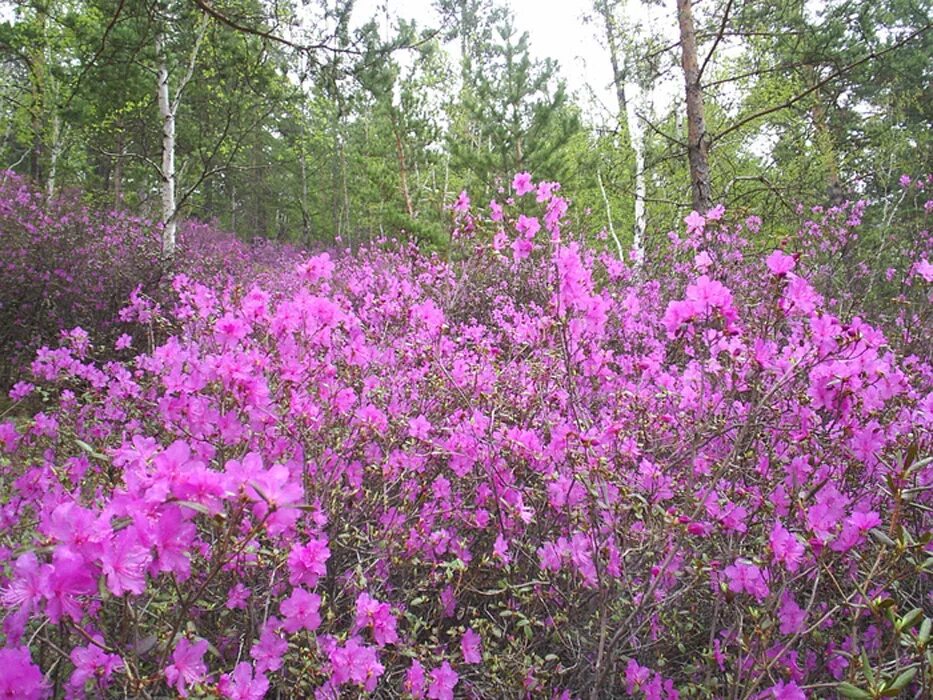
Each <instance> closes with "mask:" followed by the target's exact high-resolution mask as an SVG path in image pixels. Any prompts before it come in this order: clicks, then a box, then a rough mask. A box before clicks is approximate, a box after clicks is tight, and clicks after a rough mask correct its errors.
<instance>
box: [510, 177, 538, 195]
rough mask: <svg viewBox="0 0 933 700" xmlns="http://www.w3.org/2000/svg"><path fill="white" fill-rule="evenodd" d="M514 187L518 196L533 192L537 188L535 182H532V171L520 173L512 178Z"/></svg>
mask: <svg viewBox="0 0 933 700" xmlns="http://www.w3.org/2000/svg"><path fill="white" fill-rule="evenodd" d="M512 189H513V190H515V194H516V196H518V197H523V196H525V195H526V194H528V193H529V192H533V191H534V189H535V186H534V183H532V182H531V173H518V174H517V175H515V177H513V178H512Z"/></svg>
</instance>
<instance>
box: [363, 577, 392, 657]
mask: <svg viewBox="0 0 933 700" xmlns="http://www.w3.org/2000/svg"><path fill="white" fill-rule="evenodd" d="M395 626H396V620H395V616H394V615H393V614H392V610H391V607H390V606H389V604H388V603H380V602H379V601H378V600H376V599H375V598H372V597H371V596H370V595H369V594H368V593H366V592H365V591H363V592H362V593H360V595H359V596H358V597H357V599H356V622H355V624H354V626H353V631H354V632H358V631H359V630H361V629H363V628H365V627H369V628H371V629H372V631H373V639H374V640H375V641H376V644H377V645H379V646H381V647H382V646H385V645H386V644H395V643H396V642H398V633H397V632H396V628H395Z"/></svg>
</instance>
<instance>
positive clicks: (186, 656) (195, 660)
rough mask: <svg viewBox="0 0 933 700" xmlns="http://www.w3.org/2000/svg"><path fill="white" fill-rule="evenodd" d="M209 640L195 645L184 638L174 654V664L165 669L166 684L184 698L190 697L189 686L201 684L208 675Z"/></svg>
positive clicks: (201, 640)
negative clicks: (205, 661)
mask: <svg viewBox="0 0 933 700" xmlns="http://www.w3.org/2000/svg"><path fill="white" fill-rule="evenodd" d="M205 651H207V640H206V639H199V640H198V641H196V642H195V643H194V644H192V643H191V642H189V641H188V640H187V639H185V638H182V639H180V640H179V641H178V644H177V645H176V646H175V651H173V652H172V663H171V664H169V665H168V666H166V667H165V671H164V673H165V680H166V682H167V683H168V684H169V685H170V686H173V687H174V688H175V690H177V691H178V693H179V695H181V696H182V697H183V698H186V697H188V686H189V685H193V684H195V683H199V682H201V681H202V680H203V679H204V677H205V676H206V675H207V666H206V665H205V663H204V652H205Z"/></svg>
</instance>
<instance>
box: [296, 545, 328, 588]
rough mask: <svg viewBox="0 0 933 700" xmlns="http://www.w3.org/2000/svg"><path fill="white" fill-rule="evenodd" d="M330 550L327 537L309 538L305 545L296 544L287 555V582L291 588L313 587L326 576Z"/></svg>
mask: <svg viewBox="0 0 933 700" xmlns="http://www.w3.org/2000/svg"><path fill="white" fill-rule="evenodd" d="M329 558H330V549H329V548H328V546H327V537H326V536H325V535H321V536H320V537H316V538H311V539H310V540H308V543H307V544H305V545H300V544H296V545H294V546H293V547H292V550H291V552H289V554H288V582H289V583H290V584H292V585H293V586H298V585H304V586H310V587H312V588H313V587H314V586H316V585H317V581H318V579H319V578H320V577H321V576H326V575H327V560H328V559H329Z"/></svg>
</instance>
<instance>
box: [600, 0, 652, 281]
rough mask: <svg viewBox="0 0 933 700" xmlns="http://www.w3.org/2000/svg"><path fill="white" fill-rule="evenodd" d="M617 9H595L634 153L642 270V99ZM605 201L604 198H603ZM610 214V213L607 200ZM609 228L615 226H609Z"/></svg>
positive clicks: (603, 5)
mask: <svg viewBox="0 0 933 700" xmlns="http://www.w3.org/2000/svg"><path fill="white" fill-rule="evenodd" d="M614 7H615V5H614V4H613V5H610V3H609V1H608V0H602V1H601V2H597V4H596V8H597V10H598V11H599V13H600V14H601V15H602V17H603V23H604V25H605V30H606V41H607V43H608V45H609V60H610V62H611V64H612V81H613V85H614V87H615V94H616V102H617V103H618V108H619V122H620V123H621V124H624V125H625V131H626V133H627V134H628V137H629V140H630V142H631V145H632V150H633V151H634V152H635V203H634V208H635V217H634V219H635V220H634V224H633V226H632V249H633V253H634V258H635V259H634V264H635V267H636V268H637V267H641V265H642V262H643V261H644V259H645V227H646V217H645V196H646V191H647V187H646V185H645V133H644V130H643V129H642V128H641V125H640V124H639V123H638V115H637V112H636V104H635V103H636V100H634V99H632V97H633V96H637V95H640V91H639V90H638V88H637V87H635V86H632V87H627V86H626V82H627V77H628V75H627V74H628V69H629V61H628V57H627V56H626V55H625V53H624V51H623V50H622V49H621V48H620V47H619V38H618V26H617V25H616V21H615V17H614V15H613V10H614ZM604 198H605V196H604ZM606 204H607V211H608V200H607V202H606ZM609 224H610V228H611V227H612V222H611V221H610V222H609Z"/></svg>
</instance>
